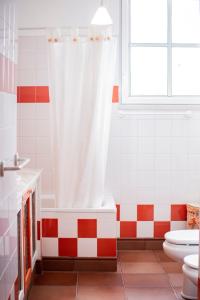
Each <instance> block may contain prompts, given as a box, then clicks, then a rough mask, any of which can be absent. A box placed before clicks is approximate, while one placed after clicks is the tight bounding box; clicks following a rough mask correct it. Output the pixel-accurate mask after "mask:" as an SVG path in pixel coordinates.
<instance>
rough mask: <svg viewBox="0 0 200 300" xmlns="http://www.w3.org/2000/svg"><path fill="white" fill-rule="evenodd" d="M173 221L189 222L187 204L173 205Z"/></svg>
mask: <svg viewBox="0 0 200 300" xmlns="http://www.w3.org/2000/svg"><path fill="white" fill-rule="evenodd" d="M171 220H172V221H186V220H187V206H186V205H185V204H172V205H171Z"/></svg>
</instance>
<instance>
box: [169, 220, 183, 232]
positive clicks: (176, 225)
mask: <svg viewBox="0 0 200 300" xmlns="http://www.w3.org/2000/svg"><path fill="white" fill-rule="evenodd" d="M181 229H187V223H186V222H185V221H171V230H181Z"/></svg>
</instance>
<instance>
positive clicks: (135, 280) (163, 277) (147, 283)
mask: <svg viewBox="0 0 200 300" xmlns="http://www.w3.org/2000/svg"><path fill="white" fill-rule="evenodd" d="M123 280H124V285H125V287H141V288H142V287H146V288H148V287H170V283H169V278H168V276H167V274H123Z"/></svg>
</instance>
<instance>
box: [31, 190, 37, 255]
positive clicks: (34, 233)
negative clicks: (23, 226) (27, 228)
mask: <svg viewBox="0 0 200 300" xmlns="http://www.w3.org/2000/svg"><path fill="white" fill-rule="evenodd" d="M31 198H32V199H31V200H32V201H31V208H32V209H31V211H32V257H33V256H34V254H35V251H36V192H35V191H34V192H33V193H32V197H31Z"/></svg>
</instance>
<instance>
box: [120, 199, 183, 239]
mask: <svg viewBox="0 0 200 300" xmlns="http://www.w3.org/2000/svg"><path fill="white" fill-rule="evenodd" d="M116 207H117V215H116V220H117V223H118V225H117V227H118V237H120V238H155V239H156V238H164V235H165V233H166V232H167V231H170V230H177V229H184V228H186V219H187V212H186V205H185V204H172V205H162V204H160V205H159V206H158V205H153V204H138V205H132V204H128V205H124V204H117V205H116ZM124 210H127V214H128V215H132V216H133V217H132V219H131V218H128V220H127V217H126V216H127V215H126V214H125V213H124ZM130 211H131V214H130ZM122 212H123V213H122Z"/></svg>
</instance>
